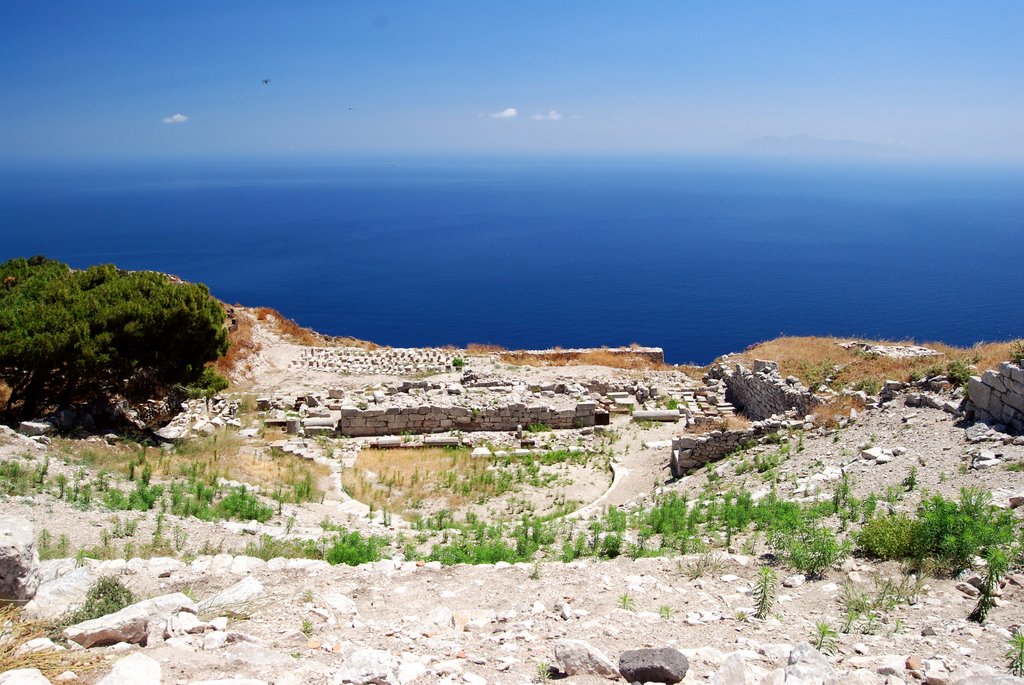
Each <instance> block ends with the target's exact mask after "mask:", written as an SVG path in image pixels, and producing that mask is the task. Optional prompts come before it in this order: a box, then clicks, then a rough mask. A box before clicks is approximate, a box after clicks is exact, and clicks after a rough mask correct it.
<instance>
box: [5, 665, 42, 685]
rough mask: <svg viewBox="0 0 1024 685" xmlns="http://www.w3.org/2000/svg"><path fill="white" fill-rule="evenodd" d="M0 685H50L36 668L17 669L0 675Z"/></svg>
mask: <svg viewBox="0 0 1024 685" xmlns="http://www.w3.org/2000/svg"><path fill="white" fill-rule="evenodd" d="M0 685H50V681H49V680H47V679H46V678H45V677H44V676H43V674H42V673H41V672H40V671H39V669H38V668H19V669H15V670H13V671H6V672H4V673H0Z"/></svg>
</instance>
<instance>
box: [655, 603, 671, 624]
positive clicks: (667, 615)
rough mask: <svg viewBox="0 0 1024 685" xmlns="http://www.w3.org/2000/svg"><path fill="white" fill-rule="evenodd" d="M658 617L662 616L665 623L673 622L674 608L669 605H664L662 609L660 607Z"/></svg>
mask: <svg viewBox="0 0 1024 685" xmlns="http://www.w3.org/2000/svg"><path fill="white" fill-rule="evenodd" d="M658 616H660V617H661V619H662V620H663V621H671V620H672V607H670V606H669V605H668V604H662V605H661V606H660V607H658Z"/></svg>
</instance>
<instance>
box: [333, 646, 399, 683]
mask: <svg viewBox="0 0 1024 685" xmlns="http://www.w3.org/2000/svg"><path fill="white" fill-rule="evenodd" d="M397 670H398V659H396V658H395V657H394V655H392V654H391V652H386V651H384V650H381V649H357V650H355V651H354V652H352V653H351V654H349V655H348V657H347V658H346V659H345V661H344V663H342V665H341V668H339V669H338V670H337V671H335V672H334V675H333V676H332V677H331V680H330V683H331V685H343V684H345V683H352V684H353V685H370V684H371V683H373V684H374V685H397V683H398V675H397Z"/></svg>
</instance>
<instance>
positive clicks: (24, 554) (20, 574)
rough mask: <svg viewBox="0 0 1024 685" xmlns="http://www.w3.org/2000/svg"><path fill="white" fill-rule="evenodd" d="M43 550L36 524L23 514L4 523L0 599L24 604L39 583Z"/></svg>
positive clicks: (1, 526) (0, 540)
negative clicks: (39, 546)
mask: <svg viewBox="0 0 1024 685" xmlns="http://www.w3.org/2000/svg"><path fill="white" fill-rule="evenodd" d="M39 579H40V575H39V553H38V552H37V551H36V539H35V535H34V533H33V532H32V524H31V523H29V521H28V520H27V519H24V518H21V517H20V516H12V517H9V518H7V519H6V520H5V521H4V522H3V523H0V602H3V601H7V602H14V603H16V604H24V603H25V602H27V601H29V600H30V599H32V598H33V597H35V594H36V589H37V588H38V587H39Z"/></svg>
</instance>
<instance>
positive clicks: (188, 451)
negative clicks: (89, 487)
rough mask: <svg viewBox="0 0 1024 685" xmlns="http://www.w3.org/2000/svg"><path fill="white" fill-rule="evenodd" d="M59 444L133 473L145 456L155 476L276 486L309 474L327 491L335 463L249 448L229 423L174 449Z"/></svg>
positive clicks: (93, 462) (110, 468) (95, 464)
mask: <svg viewBox="0 0 1024 685" xmlns="http://www.w3.org/2000/svg"><path fill="white" fill-rule="evenodd" d="M54 447H55V449H56V450H58V451H59V452H61V453H63V454H66V455H68V457H69V458H71V459H73V460H75V461H79V462H82V463H85V464H87V465H88V466H90V467H91V468H93V469H96V470H103V471H107V472H110V473H118V474H127V473H128V471H129V470H130V468H131V464H136V469H135V470H136V473H141V471H142V468H143V467H142V466H139V464H140V463H143V462H144V463H145V464H146V465H148V466H149V468H150V469H152V473H153V475H154V476H156V477H159V478H164V479H172V478H177V477H181V476H189V477H193V476H194V477H197V478H199V479H201V480H203V481H212V480H214V479H216V478H225V479H227V480H236V481H239V482H242V483H249V484H250V485H257V486H259V487H261V488H263V489H264V491H266V492H273V491H274V490H276V489H277V487H278V486H279V485H281V484H294V483H297V482H300V481H302V480H303V479H305V478H306V477H307V475H308V476H309V477H311V478H312V481H313V483H314V484H315V485H316V487H317V489H318V490H320V491H324V490H325V489H327V487H328V486H329V483H328V479H329V478H330V469H329V468H327V467H326V466H323V465H321V464H317V463H316V462H313V461H309V460H306V459H302V458H300V457H296V456H293V455H290V454H284V453H279V454H274V455H272V456H267V455H264V454H262V453H261V452H258V451H256V450H253V449H249V448H245V446H244V445H243V441H242V439H241V438H239V437H238V434H237V433H235V432H234V431H231V430H228V429H221V430H219V431H218V432H216V433H214V434H213V435H211V436H205V437H201V438H193V439H192V440H188V441H186V442H184V443H182V444H180V445H178V446H177V447H176V448H175V450H174V451H173V452H164V451H163V450H159V449H154V448H146V447H143V446H141V445H137V444H129V443H118V444H114V445H108V444H106V443H104V442H96V443H92V442H90V443H88V444H87V445H85V446H83V445H82V443H81V442H79V441H75V440H65V439H59V438H58V439H55V440H54Z"/></svg>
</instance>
